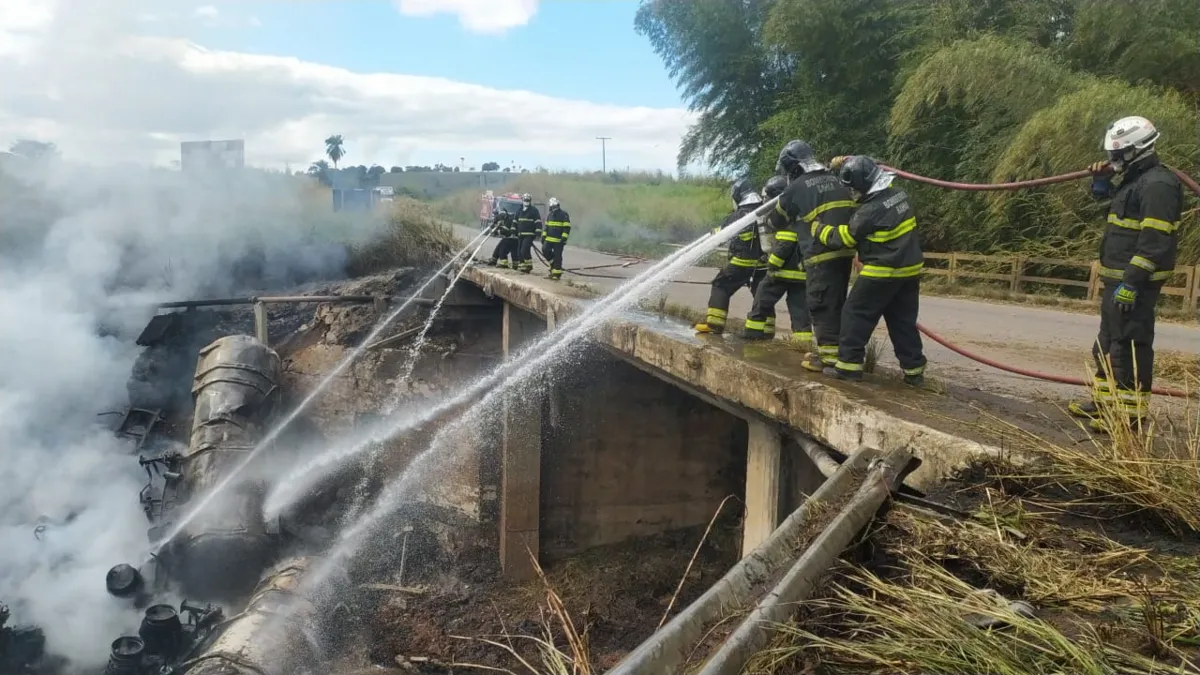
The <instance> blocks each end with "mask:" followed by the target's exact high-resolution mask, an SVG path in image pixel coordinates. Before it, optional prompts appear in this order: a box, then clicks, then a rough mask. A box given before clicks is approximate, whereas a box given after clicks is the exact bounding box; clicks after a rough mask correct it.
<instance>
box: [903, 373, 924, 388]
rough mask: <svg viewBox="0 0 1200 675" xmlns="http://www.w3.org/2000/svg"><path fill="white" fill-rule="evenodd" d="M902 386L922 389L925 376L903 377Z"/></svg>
mask: <svg viewBox="0 0 1200 675" xmlns="http://www.w3.org/2000/svg"><path fill="white" fill-rule="evenodd" d="M904 384H907V385H908V386H910V387H917V388H920V387H924V386H925V376H924V375H905V376H904Z"/></svg>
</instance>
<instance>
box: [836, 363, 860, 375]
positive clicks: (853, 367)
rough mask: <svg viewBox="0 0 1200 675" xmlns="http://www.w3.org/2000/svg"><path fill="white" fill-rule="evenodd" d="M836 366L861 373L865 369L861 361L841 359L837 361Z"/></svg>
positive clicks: (839, 368)
mask: <svg viewBox="0 0 1200 675" xmlns="http://www.w3.org/2000/svg"><path fill="white" fill-rule="evenodd" d="M834 367H835V368H837V369H838V370H845V371H848V372H851V373H861V372H862V370H863V364H861V363H849V362H847V361H841V360H839V361H837V362H836V363H835V364H834Z"/></svg>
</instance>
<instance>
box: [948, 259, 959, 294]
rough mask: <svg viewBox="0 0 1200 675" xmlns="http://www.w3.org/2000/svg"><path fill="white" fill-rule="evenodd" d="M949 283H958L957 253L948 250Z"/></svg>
mask: <svg viewBox="0 0 1200 675" xmlns="http://www.w3.org/2000/svg"><path fill="white" fill-rule="evenodd" d="M949 276H950V285H951V286H953V285H954V284H956V283H958V254H957V253H954V252H953V251H951V252H950V275H949Z"/></svg>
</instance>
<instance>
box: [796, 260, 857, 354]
mask: <svg viewBox="0 0 1200 675" xmlns="http://www.w3.org/2000/svg"><path fill="white" fill-rule="evenodd" d="M853 266H854V258H853V257H852V256H851V257H844V258H834V259H833V260H825V261H823V262H818V263H816V264H808V263H805V270H806V271H807V272H808V312H809V315H810V316H812V332H813V341H814V342H815V343H816V346H817V354H818V356H819V357H820V359H821V363H823V364H824V365H827V366H832V365H835V364H836V363H837V360H838V340H839V339H840V336H841V332H842V310H843V309H844V308H845V306H846V291H847V289H849V287H850V270H851V269H852V268H853Z"/></svg>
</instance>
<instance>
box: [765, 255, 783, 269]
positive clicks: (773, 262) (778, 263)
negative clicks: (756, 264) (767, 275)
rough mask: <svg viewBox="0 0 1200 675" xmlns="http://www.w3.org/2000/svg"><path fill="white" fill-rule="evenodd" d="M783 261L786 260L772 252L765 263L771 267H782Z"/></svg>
mask: <svg viewBox="0 0 1200 675" xmlns="http://www.w3.org/2000/svg"><path fill="white" fill-rule="evenodd" d="M785 262H787V261H786V260H784V259H783V258H780V257H779V256H777V255H775V254H774V253H772V254H771V257H769V258H767V264H768V265H770V266H771V267H783V263H785Z"/></svg>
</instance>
